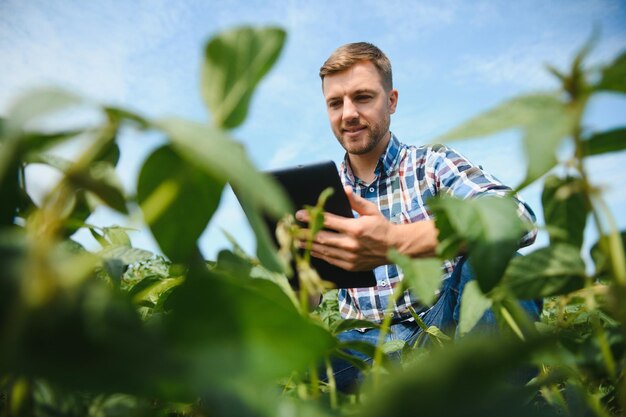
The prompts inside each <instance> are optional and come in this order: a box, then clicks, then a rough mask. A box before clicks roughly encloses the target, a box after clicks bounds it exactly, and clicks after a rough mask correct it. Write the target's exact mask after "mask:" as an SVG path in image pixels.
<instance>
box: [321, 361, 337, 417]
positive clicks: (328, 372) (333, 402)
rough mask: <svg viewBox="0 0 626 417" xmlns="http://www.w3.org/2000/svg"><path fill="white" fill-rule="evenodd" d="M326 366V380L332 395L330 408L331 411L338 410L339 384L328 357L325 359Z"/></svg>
mask: <svg viewBox="0 0 626 417" xmlns="http://www.w3.org/2000/svg"><path fill="white" fill-rule="evenodd" d="M324 362H325V365H326V378H327V379H328V389H329V394H330V408H331V410H336V409H337V382H336V381H335V375H334V374H333V367H332V365H331V363H330V360H329V359H328V357H326V358H325V359H324Z"/></svg>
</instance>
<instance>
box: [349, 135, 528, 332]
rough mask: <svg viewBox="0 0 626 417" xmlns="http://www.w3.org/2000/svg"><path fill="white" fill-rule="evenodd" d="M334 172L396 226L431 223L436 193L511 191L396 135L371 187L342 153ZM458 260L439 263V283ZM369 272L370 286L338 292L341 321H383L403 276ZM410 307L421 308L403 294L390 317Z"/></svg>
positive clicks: (456, 157) (455, 158)
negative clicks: (373, 279) (372, 284)
mask: <svg viewBox="0 0 626 417" xmlns="http://www.w3.org/2000/svg"><path fill="white" fill-rule="evenodd" d="M339 173H340V176H341V181H342V182H343V183H344V185H350V186H351V187H352V189H353V190H354V192H355V193H356V194H357V195H360V196H362V197H363V198H365V199H367V200H369V201H372V202H373V203H375V204H377V205H378V209H379V210H380V212H381V213H382V214H383V215H384V216H385V217H386V218H388V219H389V220H390V221H391V222H392V223H395V224H402V223H413V222H417V221H420V220H426V219H431V218H432V217H433V216H432V214H431V213H430V211H429V210H428V205H427V202H428V199H429V198H430V197H433V196H436V195H440V194H449V195H453V196H455V197H459V198H470V197H474V196H478V195H481V194H491V195H500V196H502V195H505V194H507V193H508V192H509V191H510V190H511V189H510V188H509V187H507V186H505V185H503V184H502V183H501V182H500V181H498V180H497V179H496V178H494V177H493V176H491V175H489V174H487V173H486V172H484V171H483V170H482V169H481V168H480V167H479V166H477V165H474V164H472V163H471V162H469V161H468V160H467V159H465V158H464V157H463V156H461V155H460V154H458V153H457V152H455V151H454V150H452V149H450V148H448V147H446V146H444V145H429V146H420V147H416V146H408V145H404V144H402V143H400V141H399V140H398V139H397V138H396V137H395V135H391V140H390V141H389V145H388V147H387V150H386V151H385V153H384V154H383V155H382V156H381V157H380V160H379V161H378V165H377V166H376V170H375V175H376V178H375V180H374V181H372V183H371V184H365V183H364V182H363V181H361V180H360V179H359V178H356V177H355V176H354V174H353V173H352V170H351V168H350V164H349V163H348V159H347V155H346V157H345V159H344V162H343V163H342V164H341V166H340V168H339ZM516 199H517V201H518V214H519V215H520V217H522V218H525V219H527V220H529V221H531V222H534V221H535V215H534V213H533V211H532V210H531V209H530V207H529V206H528V205H527V204H526V203H524V202H523V201H522V200H521V199H520V197H518V196H516ZM536 233H537V232H536V230H533V231H531V232H529V233H527V234H526V235H525V236H524V237H523V238H522V241H521V244H520V246H527V245H530V244H531V243H532V242H533V241H534V240H535V237H536ZM457 261H458V259H454V260H451V261H445V262H444V265H443V277H442V280H443V279H446V278H448V277H449V276H450V275H451V274H452V271H453V270H454V267H455V265H456V262H457ZM374 274H375V275H376V281H377V285H376V286H375V287H369V288H347V289H340V290H339V295H338V296H339V310H340V312H341V315H342V317H344V318H350V319H365V320H370V321H373V322H377V323H380V322H381V321H382V319H383V316H384V313H385V311H386V309H387V304H388V302H389V297H390V296H391V294H392V292H393V289H394V287H395V286H396V285H397V283H398V282H400V281H401V280H402V272H401V271H400V270H399V269H398V267H397V266H396V265H382V266H379V267H377V268H376V269H374ZM409 306H413V308H414V309H415V310H416V311H418V312H419V311H420V310H424V308H425V306H424V305H422V304H421V303H420V302H419V300H417V299H416V298H415V297H414V296H413V295H412V294H411V293H410V292H409V291H406V292H405V293H404V295H403V296H402V297H400V299H399V300H398V302H397V303H396V306H395V308H394V313H393V314H394V317H393V319H394V320H403V319H405V318H409V317H410V313H409V310H408V307H409Z"/></svg>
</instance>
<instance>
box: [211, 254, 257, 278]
mask: <svg viewBox="0 0 626 417" xmlns="http://www.w3.org/2000/svg"><path fill="white" fill-rule="evenodd" d="M252 267H253V265H252V263H251V262H250V261H249V260H248V259H246V258H243V257H241V256H238V255H237V254H235V253H233V252H231V251H229V250H221V251H220V252H219V253H218V254H217V264H216V265H215V270H216V271H223V272H226V273H228V275H230V276H232V277H234V278H238V279H250V275H251V272H252Z"/></svg>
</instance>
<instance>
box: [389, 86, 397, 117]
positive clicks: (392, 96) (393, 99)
mask: <svg viewBox="0 0 626 417" xmlns="http://www.w3.org/2000/svg"><path fill="white" fill-rule="evenodd" d="M388 100H389V114H394V113H395V112H396V106H397V105H398V90H396V89H395V88H393V89H391V91H390V92H389V95H388Z"/></svg>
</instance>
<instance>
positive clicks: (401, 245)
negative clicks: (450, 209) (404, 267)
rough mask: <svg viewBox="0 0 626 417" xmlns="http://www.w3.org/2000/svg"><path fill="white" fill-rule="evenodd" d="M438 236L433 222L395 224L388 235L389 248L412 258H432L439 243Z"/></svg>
mask: <svg viewBox="0 0 626 417" xmlns="http://www.w3.org/2000/svg"><path fill="white" fill-rule="evenodd" d="M438 235H439V231H438V230H437V228H436V227H435V221H434V220H422V221H419V222H415V223H408V224H397V225H393V227H392V228H391V231H390V233H389V247H390V248H391V247H393V248H395V249H396V250H398V252H400V253H401V254H403V255H406V256H410V257H412V258H420V257H427V256H433V255H435V251H436V249H437V244H438V243H439V241H438V240H437V236H438Z"/></svg>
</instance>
